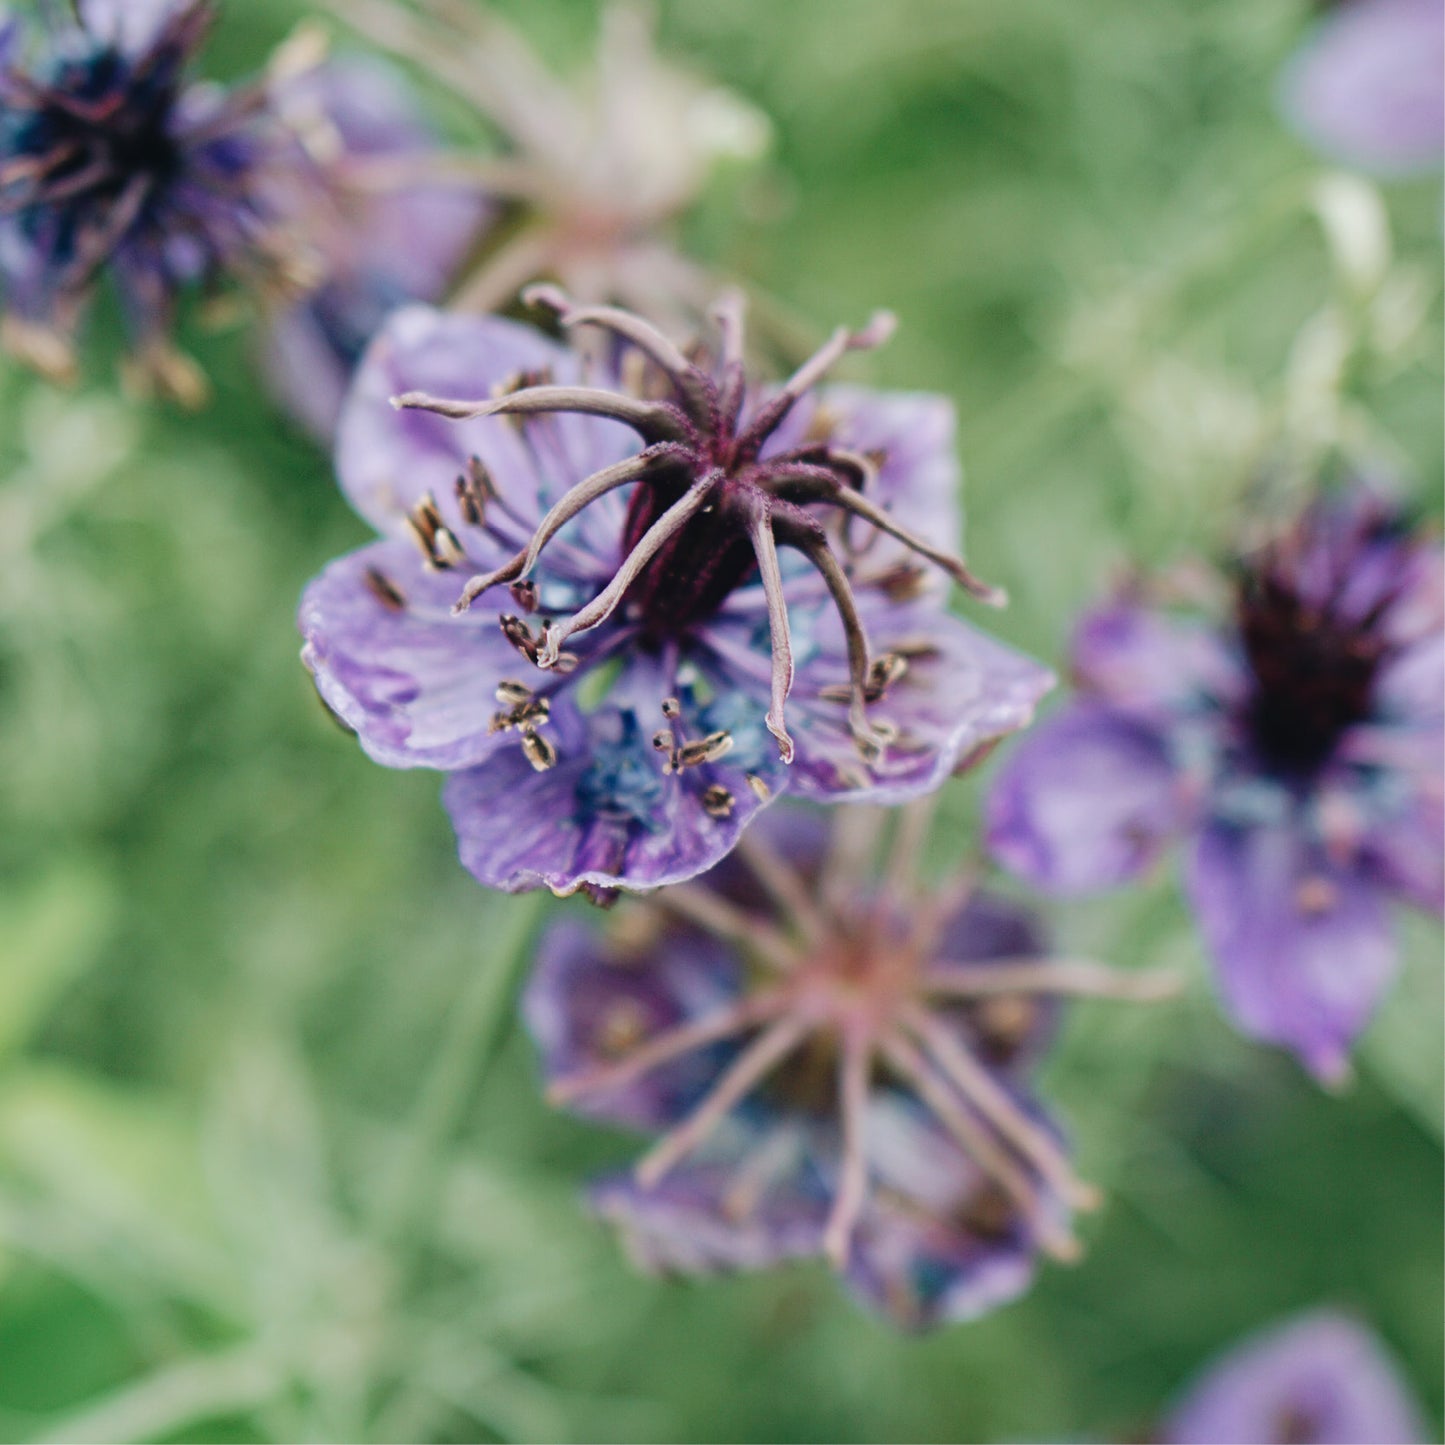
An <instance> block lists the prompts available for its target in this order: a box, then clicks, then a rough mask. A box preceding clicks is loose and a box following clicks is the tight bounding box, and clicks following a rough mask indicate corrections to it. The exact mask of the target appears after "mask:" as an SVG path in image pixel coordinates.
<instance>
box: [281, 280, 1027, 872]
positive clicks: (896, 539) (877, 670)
mask: <svg viewBox="0 0 1445 1445" xmlns="http://www.w3.org/2000/svg"><path fill="white" fill-rule="evenodd" d="M536 299H538V300H539V301H543V302H546V303H549V305H550V307H551V309H553V311H554V312H555V313H556V314H557V315H558V316H559V317H560V318H561V320H562V323H563V325H564V329H566V330H568V331H569V332H575V331H577V330H578V329H579V328H585V329H586V330H585V332H584V335H585V337H586V339H587V340H588V341H589V342H590V343H593V344H588V345H585V346H583V347H580V348H575V347H567V346H563V345H559V344H558V343H557V342H555V341H554V340H552V339H551V338H550V337H546V336H544V335H542V334H541V333H539V332H538V331H536V330H534V329H531V328H528V327H524V326H521V325H518V324H517V323H514V322H509V321H505V320H500V319H496V318H489V319H485V320H482V319H476V318H471V317H465V316H454V315H443V314H441V313H438V312H434V311H429V310H427V309H426V308H421V307H411V308H405V309H403V310H401V311H399V312H397V313H396V314H395V315H394V316H393V317H392V318H391V320H390V321H389V322H388V323H387V325H386V327H385V328H384V330H383V332H382V333H381V334H380V335H379V336H378V338H377V340H376V342H375V343H374V344H373V345H372V347H371V348H370V350H369V351H368V353H367V357H366V359H365V360H364V362H363V364H362V366H361V369H360V372H359V374H358V377H357V381H356V384H355V386H354V387H353V389H352V392H351V398H350V401H349V403H348V406H347V410H346V413H345V415H344V416H343V419H342V423H341V428H340V434H339V445H338V453H337V458H338V470H339V473H340V476H341V481H342V485H343V487H345V489H346V490H347V492H348V494H349V495H350V496H351V498H352V500H353V501H354V502H355V504H356V505H357V507H358V509H359V510H361V511H362V513H363V514H364V515H365V516H366V517H367V518H368V519H369V520H371V521H372V522H373V523H374V524H375V525H376V527H377V529H378V530H379V531H381V532H382V533H383V534H385V535H386V536H387V537H388V538H390V540H389V541H386V542H383V543H378V544H376V545H375V546H373V547H370V548H366V549H364V550H363V551H362V552H360V553H357V554H355V555H354V556H353V557H350V558H343V559H341V560H340V561H338V562H337V563H335V564H334V565H333V566H332V567H331V568H329V569H328V570H327V572H326V573H325V574H323V576H322V577H321V578H319V579H318V580H317V582H316V583H315V584H313V586H312V587H311V588H310V589H308V592H307V596H306V600H305V603H304V604H303V608H302V618H301V621H302V629H303V631H304V632H305V634H306V637H307V647H306V651H305V654H304V656H305V659H306V661H307V663H308V665H309V666H310V667H311V668H312V670H313V672H314V673H315V675H316V679H317V683H318V685H319V686H320V688H321V690H322V693H323V696H325V698H326V700H327V701H328V702H329V703H330V705H331V706H332V707H333V708H334V709H335V710H336V711H337V712H338V713H339V714H340V715H341V716H342V717H343V718H344V719H345V720H346V721H347V723H348V724H349V725H350V726H352V727H354V728H355V729H356V731H357V733H358V735H359V736H360V738H361V742H362V745H363V746H364V747H365V748H366V749H367V750H368V751H369V752H370V753H371V754H372V756H374V757H376V758H377V759H378V760H380V761H382V762H385V763H387V764H389V765H391V766H401V767H410V766H429V767H439V768H443V769H445V770H447V771H449V772H451V773H453V777H452V779H451V780H450V781H449V783H448V788H447V795H446V796H447V806H448V808H449V809H450V811H451V813H452V817H453V820H454V822H455V823H456V825H457V829H458V835H459V838H460V841H461V851H462V857H463V861H464V862H465V863H466V864H467V866H468V867H469V868H471V869H472V871H473V872H474V873H475V874H476V875H477V876H478V877H479V878H481V879H482V880H483V881H484V882H487V883H489V884H491V885H492V886H499V887H504V888H511V889H515V888H520V887H535V886H537V885H538V884H539V883H541V884H545V885H546V886H548V887H551V888H553V889H555V890H558V891H561V892H569V891H573V890H575V889H576V888H579V887H582V888H587V889H588V890H589V891H590V890H606V889H612V888H616V887H624V888H646V887H654V886H661V885H664V884H667V883H673V882H678V881H681V880H682V879H685V878H690V877H692V876H694V875H695V874H697V873H698V872H699V871H701V870H703V869H705V868H707V867H710V866H711V865H712V864H713V863H715V862H717V860H718V859H719V858H721V857H722V856H724V855H725V854H726V853H727V852H728V850H729V849H730V848H731V847H732V846H733V845H734V844H735V843H736V841H737V839H738V837H739V836H741V834H742V832H743V830H744V829H745V828H746V827H747V826H748V824H749V822H750V820H751V819H752V817H753V816H754V815H755V814H756V813H757V812H758V811H759V810H760V809H761V808H762V807H764V806H765V805H766V804H767V803H768V802H769V801H770V800H771V799H772V798H774V797H776V796H777V795H778V794H779V793H782V792H788V791H793V792H799V793H804V794H807V795H810V796H813V797H816V798H819V799H822V800H840V801H841V800H861V799H865V798H868V799H873V800H875V801H882V802H901V801H904V800H906V799H908V798H911V797H917V796H920V795H921V794H923V793H926V792H929V791H931V790H933V789H935V788H937V787H939V786H941V784H942V783H943V782H944V781H945V780H946V779H947V777H948V776H949V775H950V774H951V773H952V772H953V771H954V770H955V769H956V768H958V767H960V766H962V765H964V764H965V763H966V762H968V761H969V760H970V759H972V758H973V757H975V756H976V755H977V754H978V752H979V750H980V749H982V748H985V747H986V746H987V745H988V744H989V743H990V742H991V741H992V740H994V739H996V738H997V737H999V736H1001V735H1003V734H1005V733H1007V732H1010V731H1012V730H1013V729H1015V728H1017V727H1021V726H1023V725H1024V724H1025V723H1026V722H1027V721H1028V719H1029V718H1030V716H1031V715H1032V711H1033V707H1034V705H1035V703H1036V701H1037V699H1038V698H1039V696H1040V695H1041V694H1042V693H1043V692H1044V691H1045V690H1046V689H1047V688H1048V686H1049V685H1050V683H1051V680H1052V679H1051V678H1050V676H1049V674H1048V673H1047V672H1046V671H1045V670H1044V669H1042V668H1039V667H1038V666H1037V665H1036V664H1034V663H1032V662H1030V661H1029V660H1028V659H1027V658H1024V657H1022V656H1020V655H1019V654H1017V653H1014V652H1013V651H1011V650H1010V649H1008V648H1006V647H1004V646H1002V645H1001V644H999V643H997V642H996V641H994V640H993V639H991V638H989V637H987V636H986V635H985V634H982V633H980V632H978V631H975V630H974V629H972V628H971V627H969V626H968V625H967V624H965V623H964V622H963V621H962V620H960V619H959V618H957V617H954V616H953V615H952V614H951V613H949V612H948V611H947V609H946V606H945V604H946V601H947V597H948V590H949V589H948V579H949V577H950V576H952V577H956V578H958V579H959V580H961V581H963V582H964V583H965V585H967V586H969V587H970V588H971V589H972V590H973V591H975V592H977V593H980V594H984V595H987V596H989V597H990V598H993V597H994V594H993V593H992V592H991V590H990V589H987V588H985V587H983V586H982V584H979V583H977V582H976V581H975V580H974V579H973V577H972V574H971V573H969V572H968V570H967V568H966V567H964V565H963V563H962V562H961V561H959V560H958V558H957V557H956V556H955V555H954V554H953V553H952V551H951V550H949V549H950V546H951V544H952V542H953V540H954V539H955V538H956V536H957V534H958V527H959V507H958V483H959V476H958V467H957V462H956V460H955V458H954V455H953V413H952V408H951V406H950V405H949V403H948V402H947V401H946V400H944V399H943V398H941V397H934V396H927V395H917V394H898V393H887V392H872V391H868V390H866V389H864V388H861V387H847V386H836V385H835V386H829V387H825V388H818V389H816V390H815V389H814V383H815V382H816V381H817V380H818V378H819V376H820V375H821V374H822V373H823V372H824V371H825V370H826V369H827V367H828V366H829V365H830V364H831V363H832V362H833V361H836V360H837V359H838V358H839V357H841V356H842V355H843V354H844V353H845V352H847V351H848V350H849V349H851V348H856V347H858V346H862V345H868V344H871V343H872V342H874V341H876V340H877V339H878V336H879V334H880V333H881V332H883V331H884V330H886V326H887V323H886V322H882V323H880V324H879V325H877V326H875V327H870V328H866V329H865V331H864V332H862V333H850V332H846V331H840V332H839V333H837V335H836V336H835V337H834V338H833V340H832V342H831V343H830V344H829V345H828V346H826V347H825V348H824V349H823V351H822V352H821V353H820V354H819V355H818V356H817V357H816V358H814V359H813V360H812V361H810V362H809V363H808V364H806V365H805V366H803V367H802V368H800V369H799V371H798V372H797V373H796V374H795V375H794V376H793V377H792V378H791V379H790V380H789V381H787V382H785V383H784V384H782V385H781V386H776V387H762V386H758V385H755V384H751V383H750V382H749V381H748V379H747V377H746V376H745V374H744V371H743V366H742V361H741V351H742V346H741V319H740V315H739V312H738V309H737V308H736V306H735V305H733V304H729V305H725V306H724V307H723V308H722V312H721V317H720V326H719V338H720V339H719V341H718V343H717V346H716V350H715V352H713V353H710V354H706V355H705V354H703V353H702V352H700V351H698V350H695V349H694V350H690V351H684V349H683V348H682V347H680V346H679V345H677V344H676V343H674V342H673V341H672V340H670V339H669V338H668V337H666V336H665V335H663V334H662V333H661V332H659V331H658V330H656V329H655V328H653V327H652V326H650V325H649V324H648V323H646V322H644V321H642V320H640V319H639V318H638V317H636V316H634V315H633V314H632V313H629V312H625V311H621V310H619V309H617V308H612V307H601V308H598V307H585V306H574V305H573V304H572V303H571V302H570V301H568V299H567V298H566V297H564V296H562V295H560V294H559V293H557V292H555V291H553V290H550V289H545V290H543V291H542V292H540V293H537V295H536ZM599 336H601V337H602V338H604V339H605V341H606V343H607V344H606V346H604V347H598V346H597V345H596V344H595V343H596V342H597V340H598V337H599ZM469 397H475V398H476V399H475V400H471V399H465V398H469ZM454 398H464V399H454ZM388 399H393V400H395V401H396V402H397V403H399V404H397V405H388V404H387V402H388ZM469 574H470V580H469V581H467V580H465V579H467V578H468V575H469ZM378 579H379V580H378ZM523 689H525V691H526V694H527V697H526V698H525V699H522V697H521V693H522V690H523ZM503 699H506V701H505V702H504V705H502V706H501V708H500V712H498V707H499V703H502V701H503ZM513 699H518V700H513ZM519 707H520V708H522V709H523V713H517V712H516V709H517V708H519ZM543 707H545V712H543V711H542V709H543ZM498 717H500V718H501V722H500V723H498V722H497V718H498ZM543 737H545V745H544V743H543V742H541V741H539V739H541V738H543Z"/></svg>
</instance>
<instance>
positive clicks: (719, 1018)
mask: <svg viewBox="0 0 1445 1445" xmlns="http://www.w3.org/2000/svg"><path fill="white" fill-rule="evenodd" d="M780 1006H781V1005H780V1002H779V999H778V997H777V996H776V995H770V994H754V995H753V996H752V997H751V998H747V999H743V1000H742V1001H741V1002H740V1003H736V1004H733V1005H732V1006H731V1007H730V1008H724V1009H719V1010H718V1011H717V1012H716V1013H712V1014H709V1015H708V1016H707V1017H706V1018H701V1019H693V1020H691V1021H689V1022H688V1023H685V1024H678V1025H676V1026H675V1027H673V1028H670V1029H664V1030H663V1031H662V1032H661V1033H659V1034H656V1035H655V1036H654V1037H652V1038H651V1039H649V1040H648V1041H647V1042H646V1043H645V1044H641V1045H640V1046H639V1047H637V1048H636V1049H634V1050H633V1051H632V1052H631V1053H630V1054H628V1055H626V1056H625V1057H624V1058H621V1059H616V1060H613V1061H611V1062H609V1063H605V1064H596V1065H594V1066H593V1067H591V1068H587V1069H580V1070H578V1071H577V1072H576V1073H573V1074H567V1075H565V1076H564V1077H563V1078H560V1079H557V1080H555V1081H554V1082H553V1083H551V1084H550V1085H548V1087H547V1102H548V1103H549V1104H555V1105H559V1106H560V1105H563V1104H570V1103H572V1102H573V1101H574V1100H576V1099H580V1098H583V1097H585V1096H586V1095H588V1094H603V1093H615V1092H616V1091H617V1090H618V1089H625V1088H626V1087H627V1086H628V1085H629V1084H632V1083H636V1081H637V1080H638V1079H640V1078H642V1077H643V1076H644V1075H645V1074H649V1073H651V1072H652V1070H654V1069H656V1068H660V1067H661V1066H662V1065H663V1064H666V1063H670V1062H671V1061H672V1060H673V1059H678V1058H681V1057H682V1056H683V1055H684V1054H690V1053H692V1052H693V1051H694V1050H695V1049H701V1048H705V1047H706V1046H707V1045H708V1044H713V1043H717V1042H718V1040H720V1039H726V1038H730V1037H731V1036H732V1035H733V1034H740V1033H742V1032H743V1030H745V1029H750V1028H754V1027H756V1026H757V1025H758V1024H760V1023H763V1022H765V1021H766V1020H768V1019H769V1018H772V1017H773V1016H774V1015H776V1014H777V1012H778V1011H779V1008H780Z"/></svg>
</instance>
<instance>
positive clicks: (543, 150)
mask: <svg viewBox="0 0 1445 1445" xmlns="http://www.w3.org/2000/svg"><path fill="white" fill-rule="evenodd" d="M325 3H326V4H327V6H328V8H330V9H331V10H332V11H334V13H335V14H336V15H337V17H338V18H339V19H340V20H342V21H343V22H345V23H346V24H347V25H350V26H353V27H354V28H355V29H357V30H358V31H359V32H360V33H361V34H363V35H365V36H366V37H367V38H368V39H370V40H371V41H373V42H374V43H376V44H378V45H380V46H382V47H384V48H386V49H389V50H391V51H392V52H393V53H395V54H398V55H401V56H405V57H406V58H407V59H409V60H411V61H413V62H415V63H416V64H417V65H419V66H420V67H421V68H422V69H423V70H424V71H425V72H426V73H427V74H428V75H430V76H432V77H434V78H435V79H436V80H437V81H439V82H440V83H441V84H443V85H445V86H446V87H448V88H449V89H450V90H451V91H453V92H454V93H455V95H456V96H457V97H458V98H459V99H460V100H461V101H463V103H465V104H466V105H468V106H471V107H473V108H474V109H475V110H476V111H477V112H478V113H479V114H480V116H481V117H482V119H483V120H484V122H485V123H486V124H487V125H488V126H489V127H490V128H491V129H492V130H494V131H495V132H496V133H497V135H498V138H499V140H500V142H501V152H502V153H501V154H499V155H496V156H481V157H477V156H472V155H457V156H455V157H453V158H452V159H451V160H450V161H448V160H447V159H446V158H438V160H437V162H435V163H433V164H432V165H431V166H430V167H429V169H430V170H431V172H432V173H433V174H434V175H435V176H436V177H437V178H438V179H439V180H445V181H448V182H450V183H451V184H454V185H458V186H465V185H467V184H471V185H473V186H474V187H479V188H482V189H484V190H485V191H486V192H487V193H488V194H489V195H490V196H492V197H493V198H495V199H497V200H499V201H504V202H509V203H511V206H512V212H513V217H514V220H515V222H516V224H515V225H510V226H506V227H498V228H497V231H496V235H495V240H494V243H493V244H491V245H486V244H484V245H482V246H481V247H480V248H479V252H480V254H479V259H478V261H477V263H476V265H475V266H474V267H473V268H472V269H471V270H470V271H469V272H468V273H467V274H466V275H464V276H463V277H462V278H461V279H460V280H459V282H458V285H457V288H456V295H455V298H454V304H455V305H456V306H457V307H458V308H460V309H464V310H468V311H473V312H477V313H482V312H488V311H493V310H498V309H501V308H503V307H505V306H507V305H509V304H510V303H511V302H512V301H513V299H514V298H515V296H516V294H517V291H518V289H519V288H520V287H522V286H523V285H525V284H526V283H527V282H529V281H533V280H537V279H540V278H542V277H551V278H553V279H556V280H558V281H560V282H561V283H563V284H564V285H566V286H568V287H569V288H570V289H571V290H572V291H573V292H574V293H575V294H577V295H579V296H581V297H583V298H585V299H586V300H588V301H618V302H621V303H622V304H624V305H627V306H630V307H632V308H633V309H635V310H638V311H640V312H642V313H643V314H645V315H647V316H649V317H651V318H652V319H653V320H656V321H659V322H662V323H664V324H667V325H669V326H681V325H684V324H687V323H689V322H691V321H693V320H695V319H696V318H698V317H700V316H701V315H702V314H703V312H704V311H705V310H706V307H707V304H708V302H709V301H710V299H711V297H712V295H713V294H714V292H715V290H716V283H715V282H714V281H713V280H712V279H711V278H710V277H709V276H708V275H707V273H706V272H705V271H704V270H703V268H702V267H701V266H700V265H699V264H698V263H697V262H696V261H694V260H693V259H691V258H689V257H687V256H684V255H683V254H682V253H681V252H680V251H679V250H678V249H677V248H676V246H675V245H674V244H673V242H672V240H671V238H670V235H669V224H670V223H671V222H672V221H674V220H675V219H676V218H678V217H679V216H681V215H682V214H684V213H685V212H686V211H687V210H688V208H689V207H691V206H692V205H693V204H694V202H695V201H696V200H697V199H698V197H699V195H700V194H701V192H702V190H703V188H704V185H705V184H706V182H707V181H708V178H709V176H710V174H711V173H712V172H713V170H714V168H715V167H716V166H717V165H718V164H719V163H720V162H724V161H726V160H728V159H730V158H732V159H737V160H742V161H748V160H752V159H755V158H757V157H758V156H759V155H761V154H762V153H763V152H764V151H765V150H766V148H767V146H768V143H769V138H770V130H769V125H768V121H767V119H766V117H765V116H764V115H763V114H762V113H761V112H760V111H758V110H757V109H755V108H754V107H753V106H751V105H749V104H748V103H747V102H746V101H744V100H742V99H741V98H740V97H739V96H737V95H734V94H733V93H732V92H730V91H728V90H726V89H724V88H723V87H722V86H720V85H718V84H717V83H716V82H714V81H711V80H709V79H707V78H706V77H703V76H699V75H694V74H692V73H690V72H689V71H688V70H686V69H684V68H682V67H680V66H678V65H677V64H675V63H673V62H672V61H671V60H670V59H664V58H663V57H661V56H660V55H659V54H658V53H657V50H656V47H655V45H654V41H653V33H654V30H655V16H654V13H653V7H651V6H648V5H644V4H637V3H619V0H613V3H610V4H608V5H606V6H604V7H603V9H602V12H601V16H600V23H599V29H598V35H597V41H596V48H595V51H594V53H593V55H592V57H591V60H590V63H589V64H588V65H587V66H586V67H585V68H584V70H583V72H582V73H581V74H580V75H578V76H577V77H575V78H573V77H569V78H567V79H565V80H564V79H562V78H560V77H559V76H558V75H557V74H556V73H555V71H554V70H553V69H552V68H551V67H550V66H549V65H548V64H547V63H546V62H545V60H544V59H543V58H542V57H540V56H539V55H538V54H537V52H536V51H535V49H534V48H533V47H532V45H531V44H529V42H528V41H527V40H526V39H525V38H524V36H523V35H522V34H520V33H519V32H518V31H517V30H515V29H514V28H513V27H512V26H510V25H509V24H507V23H506V21H504V20H503V19H502V17H501V16H499V15H497V14H495V13H494V12H493V11H491V10H490V9H489V8H488V7H486V6H484V5H482V4H476V3H472V4H462V3H458V0H432V3H429V4H426V5H416V4H411V3H407V0H325ZM377 178H378V181H379V182H382V183H384V179H385V178H384V175H383V174H382V173H380V172H378V177H377Z"/></svg>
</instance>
